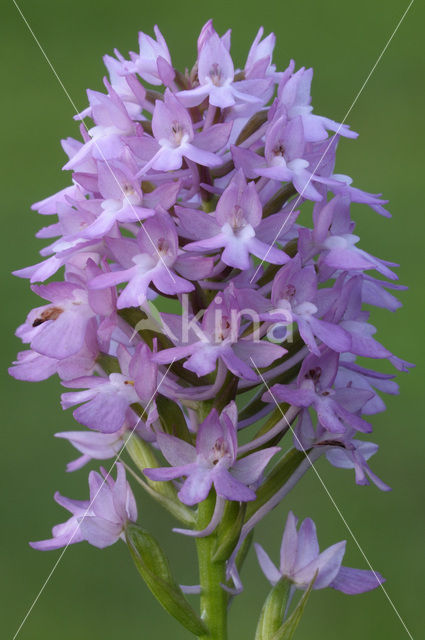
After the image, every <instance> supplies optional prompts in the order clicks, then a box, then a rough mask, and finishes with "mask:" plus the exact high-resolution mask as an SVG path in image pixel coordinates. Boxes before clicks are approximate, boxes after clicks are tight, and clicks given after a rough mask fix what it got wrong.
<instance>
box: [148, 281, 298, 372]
mask: <svg viewBox="0 0 425 640" xmlns="http://www.w3.org/2000/svg"><path fill="white" fill-rule="evenodd" d="M241 312H243V309H241V307H240V305H239V302H238V299H237V296H236V290H235V289H234V288H233V287H230V286H229V287H228V289H226V290H225V291H224V292H223V293H219V294H218V295H217V296H216V297H215V298H214V300H213V301H212V303H211V304H210V305H209V307H208V309H207V310H206V312H205V314H204V316H203V318H202V323H201V325H199V324H198V323H197V322H196V319H191V321H190V330H189V331H188V335H183V334H182V329H181V327H180V331H179V335H178V336H177V340H179V339H180V340H181V342H182V344H180V345H179V346H176V347H171V348H169V349H164V350H162V351H160V352H159V353H158V354H157V355H156V356H155V359H156V361H157V362H158V363H160V364H166V363H169V362H171V361H172V360H175V359H176V360H180V359H181V358H186V357H188V360H187V361H186V362H185V363H184V364H183V366H184V367H185V369H189V370H190V371H194V372H195V373H196V374H197V375H198V376H203V375H206V374H207V373H210V372H211V371H214V369H215V367H216V363H217V360H218V359H219V358H220V359H221V360H222V361H223V362H224V364H225V365H226V367H227V368H228V369H229V371H231V372H232V373H233V374H234V375H236V376H238V377H242V378H246V379H247V380H257V374H256V373H254V371H253V370H252V361H254V362H255V364H256V366H258V367H267V366H269V365H270V364H271V363H272V362H273V361H274V360H276V359H277V358H279V357H280V356H282V355H284V354H285V353H286V350H285V349H284V348H283V347H280V346H279V345H277V344H272V343H271V342H267V341H265V340H261V341H255V340H254V338H253V336H251V337H249V336H248V337H246V338H241V337H240V336H239V334H240V325H241ZM176 328H177V327H176Z"/></svg>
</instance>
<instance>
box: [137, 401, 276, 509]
mask: <svg viewBox="0 0 425 640" xmlns="http://www.w3.org/2000/svg"><path fill="white" fill-rule="evenodd" d="M230 413H231V412H230V411H229V412H227V411H226V410H224V411H223V412H222V413H221V415H220V416H219V415H218V413H217V411H216V410H215V409H213V410H212V411H211V412H210V414H209V415H208V417H207V418H205V420H204V421H203V422H202V424H201V425H200V426H199V430H198V434H197V437H196V447H193V446H192V445H190V444H188V443H187V442H184V441H183V440H179V439H178V438H175V437H174V436H170V435H167V434H164V433H158V435H157V442H158V445H159V448H160V449H161V452H162V454H163V455H164V457H165V458H166V460H167V461H168V462H169V463H170V464H171V465H172V466H171V467H162V468H157V469H145V470H144V473H145V475H147V476H148V478H151V479H152V480H172V479H174V478H180V477H182V476H186V480H185V481H184V483H183V486H182V488H181V489H180V491H179V494H178V495H179V498H180V500H181V501H182V502H184V503H185V504H188V505H193V504H197V503H198V502H202V500H205V498H206V497H207V496H208V494H209V492H210V489H211V487H212V486H213V485H214V488H215V490H216V492H217V495H218V496H219V497H222V498H226V499H227V500H236V501H240V502H247V501H249V500H255V492H254V491H253V490H252V489H251V488H250V487H249V486H248V485H253V484H255V483H256V482H257V481H258V480H259V478H260V477H261V474H262V472H263V471H264V469H265V467H266V465H267V464H268V462H269V461H270V459H271V458H272V456H274V454H275V453H277V452H278V451H280V448H279V447H270V448H269V449H263V450H262V451H257V452H255V453H252V454H250V455H248V456H246V457H245V458H241V459H240V460H237V435H236V424H235V423H234V422H233V421H232V420H231V418H230Z"/></svg>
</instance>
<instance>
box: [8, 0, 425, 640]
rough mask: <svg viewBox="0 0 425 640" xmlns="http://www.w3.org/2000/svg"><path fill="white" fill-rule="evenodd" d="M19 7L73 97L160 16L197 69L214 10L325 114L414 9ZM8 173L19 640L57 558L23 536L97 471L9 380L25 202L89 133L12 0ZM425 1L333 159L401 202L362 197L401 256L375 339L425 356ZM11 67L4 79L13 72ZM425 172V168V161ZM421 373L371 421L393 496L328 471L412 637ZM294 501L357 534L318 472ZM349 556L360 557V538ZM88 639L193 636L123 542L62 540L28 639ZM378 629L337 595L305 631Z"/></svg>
mask: <svg viewBox="0 0 425 640" xmlns="http://www.w3.org/2000/svg"><path fill="white" fill-rule="evenodd" d="M20 5H21V8H22V11H23V13H24V14H25V16H26V18H27V19H28V22H29V24H30V25H31V27H32V29H33V31H34V33H35V34H36V36H37V37H38V38H39V40H40V42H41V43H42V45H43V47H44V48H45V50H46V52H47V55H48V56H49V57H50V59H51V60H52V62H53V65H54V67H55V68H56V70H57V72H58V74H59V75H60V77H61V79H62V81H63V83H64V85H65V87H66V89H67V90H68V92H69V94H70V95H71V97H72V99H73V100H74V102H75V104H76V105H77V106H78V108H79V109H81V108H83V107H84V106H85V104H86V99H85V89H86V87H91V88H94V89H100V90H102V76H103V73H104V70H103V65H102V55H103V54H104V53H112V49H113V47H117V48H118V49H120V51H121V52H122V53H123V54H126V53H127V51H128V50H130V49H132V50H136V49H137V31H138V30H139V29H143V30H144V31H146V32H148V33H150V32H151V31H152V28H153V25H154V24H155V23H158V24H159V25H160V28H161V30H162V31H163V33H164V35H165V36H166V38H167V40H168V43H169V46H170V50H171V52H172V56H173V61H174V63H175V64H176V65H177V66H180V67H184V66H186V65H187V66H191V65H192V62H193V59H194V55H195V47H196V37H197V34H198V32H199V30H200V28H201V26H202V24H203V23H204V22H205V21H206V20H207V19H208V18H209V17H213V18H214V20H215V26H216V28H217V30H218V31H219V32H224V30H226V29H227V28H228V27H232V28H233V47H232V52H233V57H234V60H235V62H236V63H237V64H243V62H244V60H245V56H246V52H247V51H248V48H249V45H250V43H251V41H252V39H253V37H254V35H255V33H256V31H257V28H258V26H259V25H260V24H263V25H264V27H265V29H266V33H267V32H268V31H270V30H273V31H274V32H275V33H276V36H277V48H276V52H275V62H276V63H277V64H278V66H279V67H281V68H285V67H286V65H287V63H288V60H289V58H290V57H294V58H295V60H296V62H297V65H298V66H302V65H307V66H309V65H312V66H314V68H315V79H314V84H313V102H314V105H315V110H316V112H317V113H319V114H323V115H328V116H330V117H331V118H334V119H336V120H338V121H340V120H341V119H342V118H343V117H344V114H345V113H346V111H347V109H348V108H349V106H350V104H351V103H352V100H353V99H354V96H355V95H356V93H357V92H358V90H359V89H360V87H361V85H362V83H363V81H364V80H365V78H366V76H367V74H368V73H369V71H370V69H371V67H372V65H373V64H374V62H375V61H376V59H377V57H378V55H379V53H380V51H381V50H382V48H383V46H384V45H385V43H386V41H387V39H388V38H389V36H390V34H391V33H392V31H393V29H394V28H395V25H396V24H397V22H398V20H399V18H400V17H401V15H402V13H403V11H404V10H405V8H406V7H407V1H399V0H386V1H385V2H383V1H380V0H379V1H376V2H373V3H372V2H370V0H356V2H341V1H339V2H334V1H332V0H322V2H317V1H316V0H299V1H298V2H291V3H290V2H271V1H265V2H261V3H260V2H254V1H253V0H245V2H231V3H229V2H223V1H221V0H216V2H214V3H211V5H207V3H196V2H190V1H188V0H180V2H174V1H173V2H172V1H171V0H162V1H161V2H152V3H148V2H135V1H130V0H120V1H119V2H116V1H115V2H113V1H112V0H99V1H98V2H90V1H87V0H86V1H83V0H73V1H72V2H71V1H70V0H61V1H60V2H57V1H53V0H52V1H50V0H49V1H46V0H41V1H38V2H30V1H29V0H21V3H20ZM2 6H3V9H2V13H3V17H2V24H1V27H0V28H1V30H2V35H1V44H0V46H1V47H2V49H3V50H2V52H1V60H2V62H3V66H4V71H3V92H2V93H3V95H2V99H1V102H0V105H1V106H0V109H2V111H3V113H2V123H3V132H2V154H1V162H2V163H3V167H2V170H1V175H2V178H3V181H2V182H3V187H2V210H3V221H4V225H3V234H4V235H3V241H2V250H1V259H2V262H3V263H4V264H3V265H2V271H1V273H2V286H3V308H2V314H1V319H2V323H3V326H2V330H1V333H0V336H1V340H2V343H1V345H2V354H3V355H4V359H3V366H2V376H3V378H2V386H1V389H2V393H3V400H2V414H3V415H2V417H3V425H2V436H3V438H2V442H3V446H2V476H3V483H2V485H3V490H2V498H1V500H2V504H1V514H2V519H3V524H2V527H1V543H0V550H1V551H0V553H1V556H2V558H1V566H2V571H1V594H0V602H1V603H2V605H3V608H4V610H3V613H2V615H1V625H2V627H3V630H2V634H1V637H2V638H12V637H13V635H14V633H15V631H16V630H17V628H18V626H19V624H20V622H21V620H22V618H23V616H24V615H25V613H26V611H27V609H28V607H29V606H30V604H31V602H32V601H33V599H34V598H35V596H36V594H37V592H38V591H39V589H40V587H41V586H42V584H43V582H44V580H45V578H46V577H47V575H48V574H49V572H50V570H51V568H52V566H53V564H54V563H55V561H56V559H57V558H58V556H59V552H51V553H40V552H36V551H33V550H31V549H30V548H29V547H28V540H37V539H40V538H44V537H47V536H48V534H49V531H50V527H51V526H52V525H53V524H55V523H56V522H60V521H61V520H62V519H63V517H64V515H65V513H64V511H63V510H62V509H60V508H59V507H58V506H57V505H55V503H54V502H53V500H52V495H53V492H54V491H55V490H56V489H59V490H60V491H61V492H62V493H63V494H65V495H69V496H71V497H76V498H83V497H85V496H86V493H87V489H86V478H87V473H86V470H83V471H81V472H78V473H77V474H74V475H73V474H71V475H67V474H66V473H65V471H64V467H65V463H66V462H67V461H68V460H69V459H70V458H71V457H72V456H73V455H74V451H73V450H72V449H71V447H70V446H68V445H67V443H66V442H64V441H58V440H55V439H54V438H53V433H55V432H56V431H62V430H65V429H69V428H74V427H75V424H73V419H72V415H71V413H70V412H68V413H63V412H62V411H61V409H60V406H59V402H58V396H59V394H60V392H61V387H60V385H59V383H58V382H57V381H56V380H50V381H47V382H45V383H39V384H34V385H32V384H25V383H19V382H16V381H14V380H12V379H9V378H8V377H7V375H6V372H5V369H6V367H7V365H8V363H9V362H10V361H11V360H12V359H13V358H14V356H15V353H16V352H17V351H18V349H19V348H20V344H19V342H18V340H17V339H15V338H14V336H13V333H14V330H15V327H16V326H17V325H18V324H19V323H20V322H22V321H23V319H24V318H25V315H26V313H27V311H28V310H29V309H30V308H31V307H32V306H35V305H36V298H35V296H34V295H33V294H31V292H30V291H29V287H28V283H27V282H26V281H23V280H18V279H16V278H12V277H10V276H9V272H10V271H11V270H12V269H14V268H18V267H22V266H24V265H27V264H32V263H34V262H36V261H37V259H38V255H37V251H38V250H39V249H40V248H41V246H42V245H41V243H40V241H37V240H35V239H34V237H33V236H34V233H35V231H36V230H37V229H38V228H39V226H41V225H42V224H44V220H42V219H40V217H39V216H37V215H36V214H35V213H31V212H30V211H29V207H30V204H31V203H32V202H34V201H36V200H39V199H41V198H43V197H45V196H47V195H49V194H50V193H53V192H55V191H56V190H58V189H60V188H61V187H63V186H65V185H67V184H68V180H69V176H68V175H65V174H62V173H61V171H60V167H61V165H63V163H64V155H63V153H62V150H61V148H60V145H59V139H60V138H61V137H66V136H68V135H77V127H76V125H75V123H73V121H72V116H73V108H72V106H71V104H70V103H69V101H68V99H67V98H66V96H65V94H64V92H63V90H62V89H61V87H60V86H59V84H58V82H57V80H56V79H55V77H54V75H53V73H52V71H51V69H50V68H49V67H48V65H47V63H46V60H45V59H43V56H42V54H41V52H40V51H39V49H38V48H37V46H36V44H35V42H34V40H33V38H32V37H31V35H30V33H29V31H28V29H27V27H26V26H25V24H24V22H23V21H22V18H21V17H20V16H19V14H18V12H17V10H16V8H15V7H14V6H13V4H12V2H11V0H5V2H4V3H3V5H2ZM424 17H425V16H424V11H423V6H422V7H421V6H420V2H418V1H417V2H415V3H414V5H413V7H412V9H411V11H410V13H409V15H408V16H407V18H406V20H405V22H404V23H403V24H402V26H401V27H400V30H399V32H398V33H397V34H396V35H395V37H394V40H393V42H392V43H391V45H390V47H389V49H388V50H387V52H386V53H385V55H384V56H383V59H382V60H381V62H380V63H379V65H378V67H377V69H376V71H375V73H374V74H373V76H372V78H371V79H370V81H369V83H368V84H367V86H366V88H365V90H364V91H363V93H362V95H361V96H360V98H359V100H358V103H357V104H356V105H355V107H354V108H353V110H352V112H351V114H350V116H349V118H348V122H349V123H350V124H351V125H352V127H353V129H355V130H356V131H359V132H360V134H361V135H360V138H359V139H358V141H357V142H353V141H343V142H342V144H341V146H340V150H339V161H338V164H337V170H338V171H339V172H341V173H347V174H349V175H351V176H353V177H354V178H355V184H356V186H359V187H361V188H364V189H366V190H369V191H374V192H376V191H382V192H383V193H384V194H385V196H386V197H388V198H389V199H390V208H391V210H392V212H393V216H394V217H393V219H392V220H389V221H388V220H385V219H383V218H381V217H379V216H378V215H376V214H375V213H374V212H372V211H371V210H369V209H364V210H363V209H360V208H359V209H358V212H357V216H358V218H357V219H358V223H359V224H358V228H359V231H360V234H361V236H362V246H363V248H366V249H367V250H369V251H371V252H372V253H376V255H378V256H380V257H382V258H386V259H389V260H394V261H397V262H401V265H402V266H401V269H400V279H401V282H403V283H406V284H408V285H409V287H410V290H409V292H407V293H403V295H402V296H401V297H402V300H403V303H404V305H405V306H404V307H403V308H402V309H401V310H400V311H399V312H398V313H397V314H396V315H392V314H390V313H388V312H385V313H384V312H375V314H374V320H375V324H377V326H378V327H379V333H378V338H379V339H380V340H381V341H382V342H383V343H384V344H385V345H386V346H388V347H390V348H391V349H393V350H394V352H395V353H396V354H398V355H400V356H402V357H404V358H406V359H408V360H412V361H415V362H416V363H417V364H418V365H420V364H421V362H420V361H421V360H422V363H423V355H424V354H423V350H421V348H422V343H423V335H422V332H423V306H422V305H423V276H424V272H423V238H424V227H423V216H424V212H423V204H422V200H423V199H422V198H420V189H422V188H423V175H422V173H421V172H420V164H421V163H423V140H422V146H421V144H420V141H419V138H420V137H421V134H422V131H423V124H422V123H423V114H424V107H425V104H424V102H425V101H424V93H423V77H424V73H423V67H422V66H421V64H420V62H421V59H420V58H421V54H422V52H423V40H422V35H423V24H422V23H423V19H424ZM5 75H6V77H5ZM422 172H423V169H422ZM422 375H423V374H422V370H421V367H420V366H418V367H417V369H415V370H414V371H413V372H411V373H410V374H407V375H406V374H405V375H399V381H400V386H401V396H399V397H394V398H389V399H388V403H387V404H388V411H387V412H386V413H385V414H382V415H378V416H375V417H374V418H373V423H374V427H375V433H374V440H375V441H376V442H378V443H379V444H380V445H381V447H382V448H381V451H380V453H379V454H378V456H377V457H376V459H375V460H373V467H374V470H375V471H376V472H377V473H378V474H379V475H380V476H381V477H382V478H383V479H384V480H385V481H387V482H389V483H390V484H391V485H392V487H393V491H392V492H391V493H387V494H383V493H380V492H379V491H378V490H377V489H376V488H375V487H374V486H372V487H368V488H364V487H357V486H355V484H354V481H353V476H352V473H351V472H349V471H343V470H336V469H334V468H332V467H330V466H329V465H327V464H326V463H323V464H321V465H320V472H321V473H322V475H323V476H324V478H325V480H326V482H327V484H328V487H329V490H330V491H331V493H332V495H333V496H334V498H335V500H336V502H337V504H338V505H339V506H340V508H341V511H342V512H343V514H344V517H345V518H346V520H347V522H348V523H349V525H350V526H351V527H352V530H353V532H354V533H355V535H356V536H357V538H358V540H359V542H360V544H361V546H362V547H363V549H364V551H365V553H366V555H367V556H368V558H369V559H370V561H371V563H372V565H373V566H374V568H376V569H377V570H379V571H381V572H382V573H383V574H384V575H385V576H386V577H387V579H388V582H387V584H386V588H387V590H388V593H389V594H390V596H391V598H392V600H393V602H394V605H395V607H396V608H397V609H398V611H399V612H400V615H401V616H402V617H403V619H404V620H405V622H406V624H407V626H408V628H409V629H410V631H411V633H412V635H413V636H414V637H419V635H420V628H421V626H422V625H421V618H422V611H423V595H422V594H423V582H424V577H423V576H424V568H425V567H424V553H423V549H424V545H423V543H424V538H423V535H424V526H423V524H424V522H423V520H424V510H423V498H424V494H423V474H422V473H421V472H422V469H423V445H424V436H423V417H422V415H423V411H422V403H423V398H424V393H423V384H421V376H422ZM140 498H141V504H142V506H141V509H140V521H141V522H142V523H143V524H144V525H145V526H146V528H149V529H151V530H152V531H153V532H154V533H155V534H156V535H157V536H158V538H159V539H160V540H161V541H162V542H163V543H164V545H166V547H167V549H168V550H169V551H170V556H171V561H172V564H173V567H174V568H175V571H176V574H177V576H178V579H179V580H180V581H181V582H182V583H185V584H193V583H194V582H195V581H196V565H195V558H194V554H193V548H192V547H193V543H192V542H190V541H188V540H187V539H183V538H182V537H181V536H180V537H179V536H178V535H176V534H173V533H171V532H170V529H171V526H172V524H173V523H172V521H171V519H170V518H168V517H167V516H165V515H164V514H162V513H161V512H160V510H159V509H158V508H157V507H156V505H153V504H152V503H151V502H150V501H149V500H148V499H145V497H144V496H140ZM287 506H288V507H291V508H293V509H294V510H295V512H296V514H297V515H299V516H300V517H305V516H307V515H311V516H312V517H313V518H314V519H315V520H316V522H317V525H318V531H319V539H320V542H321V545H322V546H324V545H328V544H331V543H333V542H336V541H338V540H340V539H344V538H347V537H349V535H348V533H347V531H346V529H345V526H344V524H343V523H342V521H341V519H340V517H339V516H338V514H337V513H336V511H335V509H334V507H333V506H332V504H331V503H330V501H329V498H328V497H327V496H326V494H325V492H324V490H323V488H322V487H321V486H320V484H319V482H318V480H317V478H316V477H315V476H314V474H313V473H310V475H309V476H308V477H306V478H305V479H304V480H303V482H302V483H301V485H300V486H299V487H298V488H297V490H296V491H295V492H294V493H293V494H292V496H291V497H290V498H289V500H288V503H287ZM285 509H286V506H285V507H284V508H281V509H279V510H278V511H276V512H274V513H273V514H272V515H271V516H270V517H269V519H268V520H267V521H266V522H265V523H264V524H263V526H262V527H260V529H259V531H258V534H257V539H258V540H260V539H261V541H262V543H263V545H264V546H265V547H266V549H267V550H269V551H270V552H271V554H272V555H274V556H275V557H276V556H277V553H278V544H279V540H280V536H281V531H282V527H283V523H284V517H285V512H286V511H285ZM346 563H347V564H351V565H352V566H358V567H364V568H366V564H365V561H364V560H363V558H362V557H361V554H360V552H359V551H358V549H356V547H355V545H354V543H353V541H352V540H351V541H349V544H348V552H347V557H346ZM243 577H244V580H245V584H246V590H245V592H244V593H243V595H241V596H240V597H239V598H238V599H237V600H236V601H235V602H234V604H233V608H232V615H231V638H232V640H239V639H243V638H253V634H254V625H255V622H256V618H257V616H258V613H259V610H260V607H261V604H262V602H263V599H264V597H265V595H266V592H267V585H266V582H265V579H264V578H263V576H262V575H261V574H260V572H259V569H258V568H257V566H256V563H255V562H254V559H253V558H251V559H250V560H249V561H248V563H247V567H246V570H245V571H244V576H243ZM421 592H422V593H421ZM76 637H78V638H82V639H83V640H85V639H86V638H90V639H92V640H97V639H100V638H102V640H112V638H116V637H120V638H123V639H125V640H136V639H142V638H143V639H149V638H175V639H176V640H180V639H182V640H183V639H184V638H187V637H188V634H187V633H185V632H184V631H182V630H181V629H180V628H179V626H178V625H177V624H175V623H174V621H173V620H172V619H169V618H168V616H167V615H166V614H165V613H163V612H162V610H161V609H160V607H159V605H157V604H156V602H154V600H153V598H152V597H151V596H150V594H149V593H148V591H147V589H146V588H145V586H144V585H143V583H142V582H141V580H140V579H139V577H138V575H137V574H136V571H135V569H134V568H133V566H132V564H131V561H130V558H129V556H128V554H127V551H126V548H125V546H124V545H123V544H117V545H115V546H114V547H112V548H109V549H106V550H104V551H102V552H100V551H98V550H96V549H94V548H89V546H88V545H85V544H82V545H77V546H74V547H71V548H69V549H68V551H67V553H66V554H65V556H64V558H63V560H62V561H61V562H60V564H59V566H58V568H57V570H56V571H55V573H54V575H53V577H52V579H51V580H50V582H49V583H48V585H47V587H46V589H45V591H44V593H43V594H42V595H41V597H40V599H39V601H38V602H37V604H36V605H35V607H34V609H33V611H32V613H31V615H30V616H29V618H28V620H27V622H26V624H25V626H24V627H23V628H22V630H21V632H20V634H19V638H21V639H22V640H33V639H38V638H43V639H44V640H49V639H50V638H52V639H53V638H55V639H56V638H60V639H61V640H71V639H74V638H76ZM342 637H344V638H345V640H351V639H354V638H356V639H357V638H359V637H361V638H362V639H364V640H369V639H370V640H372V639H374V640H379V639H381V638H382V639H384V638H385V639H390V638H391V639H392V638H404V637H407V633H406V632H405V630H404V629H403V627H402V625H401V623H400V621H399V620H398V618H397V615H396V613H395V612H394V610H393V609H392V607H391V605H390V603H389V602H388V601H387V599H386V598H385V595H384V593H383V592H382V590H377V591H375V592H372V593H370V594H366V595H363V596H357V597H352V598H350V597H348V596H344V595H343V594H340V593H338V592H334V591H332V590H328V591H321V592H316V593H315V594H314V596H313V597H312V598H311V601H310V603H309V605H308V611H307V615H306V616H305V617H304V620H303V621H302V624H301V626H300V628H299V631H298V635H297V638H299V639H300V640H302V639H303V638H304V639H307V638H309V639H310V638H317V639H322V638H323V639H324V640H337V639H338V640H340V638H342Z"/></svg>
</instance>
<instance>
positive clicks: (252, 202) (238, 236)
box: [177, 171, 289, 270]
mask: <svg viewBox="0 0 425 640" xmlns="http://www.w3.org/2000/svg"><path fill="white" fill-rule="evenodd" d="M180 211H181V215H179V211H178V212H177V215H179V217H180V219H181V217H182V216H183V215H184V211H182V210H180ZM196 213H197V215H196ZM196 213H195V214H194V215H192V216H191V212H188V213H187V216H186V217H187V221H186V225H185V226H186V227H190V226H192V233H193V229H194V230H195V233H197V234H198V236H199V237H200V238H201V239H200V240H198V241H197V242H190V243H189V244H187V245H185V249H186V250H188V251H202V252H210V251H214V250H216V249H220V248H222V247H223V249H224V250H223V252H222V254H221V259H222V260H223V262H224V263H225V264H227V265H229V266H231V267H236V268H237V269H242V270H244V269H248V268H249V266H250V254H253V255H254V256H256V257H257V258H260V260H267V261H268V262H272V263H274V264H284V263H285V262H287V261H288V259H289V258H288V256H287V255H286V254H285V253H284V252H283V251H281V250H280V249H277V248H276V247H273V246H271V245H267V244H265V243H264V242H262V241H261V240H259V239H258V238H257V237H256V227H258V226H259V225H261V217H262V206H261V202H260V199H259V197H258V194H257V191H256V189H255V183H254V182H250V183H248V184H247V183H246V180H245V177H244V175H243V172H242V171H238V172H237V173H236V174H235V176H234V177H233V178H232V180H231V182H230V184H229V186H228V187H227V188H226V189H225V191H224V193H223V195H222V196H221V198H220V200H219V201H218V203H217V208H216V211H215V220H212V219H211V216H208V215H207V214H204V215H202V214H201V213H198V212H196ZM191 218H192V219H191ZM195 225H196V226H195ZM210 234H211V235H210Z"/></svg>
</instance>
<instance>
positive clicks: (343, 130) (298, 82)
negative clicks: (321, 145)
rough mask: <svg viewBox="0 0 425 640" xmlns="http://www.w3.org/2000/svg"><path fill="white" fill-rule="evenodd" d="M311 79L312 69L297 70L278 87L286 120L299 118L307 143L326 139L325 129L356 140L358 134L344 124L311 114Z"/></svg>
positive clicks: (280, 103)
mask: <svg viewBox="0 0 425 640" xmlns="http://www.w3.org/2000/svg"><path fill="white" fill-rule="evenodd" d="M312 79H313V69H305V68H304V67H303V68H302V69H299V70H298V71H297V72H296V73H294V74H293V75H292V76H291V77H290V78H288V79H287V81H286V82H283V83H281V84H280V86H279V94H278V101H279V105H280V106H283V107H284V108H285V111H286V113H287V114H288V118H289V119H292V118H296V117H298V116H299V117H300V118H301V121H302V125H303V130H304V135H305V139H306V140H307V141H308V142H319V141H321V140H324V139H326V138H327V137H328V133H327V129H330V130H331V131H336V132H338V134H339V135H341V136H346V137H347V138H357V136H358V133H355V132H354V131H350V128H349V127H348V126H347V125H346V124H339V123H338V122H334V120H330V119H329V118H324V117H323V116H316V115H315V114H313V113H312V112H313V107H312V106H311V95H310V86H311V81H312Z"/></svg>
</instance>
